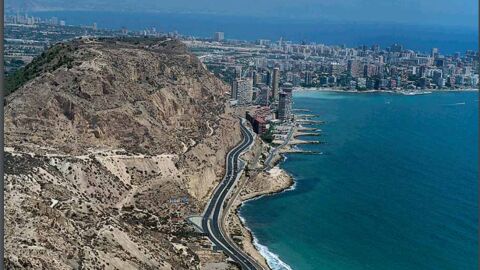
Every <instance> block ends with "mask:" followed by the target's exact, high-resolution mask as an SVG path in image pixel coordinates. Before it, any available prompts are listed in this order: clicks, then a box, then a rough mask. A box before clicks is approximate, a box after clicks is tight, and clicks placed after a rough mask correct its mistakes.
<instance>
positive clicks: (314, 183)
mask: <svg viewBox="0 0 480 270" xmlns="http://www.w3.org/2000/svg"><path fill="white" fill-rule="evenodd" d="M294 107H295V108H302V109H308V110H310V111H311V113H312V114H316V115H319V120H324V121H326V122H325V124H322V125H318V126H317V127H318V128H320V129H321V130H322V140H323V141H326V142H327V143H326V144H322V145H306V146H301V147H300V148H302V149H305V150H313V151H319V152H322V153H323V154H322V155H299V154H288V155H287V158H286V161H284V162H283V163H281V165H280V166H281V167H282V168H284V169H285V170H287V171H288V172H289V173H290V174H292V176H293V177H294V179H295V182H296V183H295V186H294V188H293V190H289V191H286V192H283V193H280V194H276V195H273V196H266V197H262V198H259V199H256V200H253V201H249V202H247V203H245V204H244V206H243V207H242V208H241V211H240V213H241V215H242V216H243V218H244V219H245V221H246V224H247V226H248V227H249V228H250V229H251V230H252V232H253V234H254V235H255V237H256V238H257V240H258V242H259V244H260V245H262V246H263V247H262V248H261V250H262V252H263V254H264V255H266V256H268V257H269V263H270V265H271V266H272V267H273V268H274V269H288V267H287V266H286V265H289V267H290V268H291V269H298V270H307V269H326V270H329V269H452V270H453V269H477V266H478V260H477V250H478V240H477V239H478V237H477V224H478V204H477V197H478V192H477V178H478V167H477V164H478V141H477V140H478V129H477V124H478V93H477V92H436V93H432V94H428V95H415V96H405V95H399V94H389V93H368V94H367V93H366V94H358V93H336V92H318V91H317V92H316V91H300V92H294ZM304 139H309V138H308V137H304ZM311 139H312V140H313V139H314V138H311ZM317 139H318V138H317ZM265 247H267V248H268V249H269V251H270V252H271V253H268V252H267V251H266V248H265ZM275 254H276V255H275ZM275 256H278V257H279V259H280V260H282V261H283V263H281V262H279V261H276V262H275V258H274V257H275Z"/></svg>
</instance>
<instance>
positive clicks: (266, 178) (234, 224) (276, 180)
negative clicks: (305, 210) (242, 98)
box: [225, 139, 296, 269]
mask: <svg viewBox="0 0 480 270" xmlns="http://www.w3.org/2000/svg"><path fill="white" fill-rule="evenodd" d="M295 142H296V141H295V140H291V141H289V142H288V143H287V144H285V145H283V146H281V147H280V148H279V149H278V151H276V152H274V153H273V157H272V159H271V164H272V166H271V167H270V169H269V170H265V164H262V162H259V160H260V157H262V156H267V155H268V154H269V153H270V151H271V150H272V149H271V147H270V146H268V145H267V144H266V143H265V142H263V141H261V140H260V139H257V141H256V142H255V145H254V147H253V148H252V150H251V151H250V152H248V153H246V154H245V156H244V157H243V158H244V160H246V161H247V164H248V166H249V167H250V168H251V169H252V170H253V169H255V173H251V174H250V173H244V174H243V175H242V177H241V178H240V180H239V184H238V188H237V190H236V192H235V193H234V195H233V196H234V197H233V200H232V202H231V205H230V207H229V210H228V212H227V214H226V219H225V229H226V231H227V232H228V233H229V234H230V237H231V239H233V240H234V241H235V242H236V243H237V245H238V246H239V247H240V248H242V249H243V250H244V251H245V252H246V253H248V254H249V255H250V256H251V257H252V258H254V259H255V260H256V261H257V262H258V263H259V264H260V265H261V266H262V267H264V268H265V269H274V268H272V265H281V266H282V267H283V268H286V269H291V268H290V267H289V266H288V265H287V264H285V263H284V262H283V261H281V260H280V258H279V257H278V255H276V254H274V253H272V252H271V251H270V250H269V249H268V247H266V246H263V245H261V244H260V243H259V242H258V239H257V238H256V237H255V235H254V234H253V232H252V231H251V230H250V228H248V226H247V224H246V221H245V219H244V218H243V217H242V216H241V214H240V212H241V207H242V206H243V205H244V204H245V203H248V202H249V201H253V200H257V199H260V198H262V197H264V196H273V195H277V194H280V193H283V192H287V191H290V190H293V189H295V185H296V182H295V180H294V178H293V176H292V175H290V174H289V173H288V172H287V171H285V170H284V169H282V168H280V166H279V164H280V163H281V162H283V161H284V160H285V159H286V157H285V154H287V153H291V152H292V149H291V147H292V146H293V145H294V144H295Z"/></svg>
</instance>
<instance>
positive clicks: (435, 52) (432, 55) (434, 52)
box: [430, 48, 438, 58]
mask: <svg viewBox="0 0 480 270" xmlns="http://www.w3.org/2000/svg"><path fill="white" fill-rule="evenodd" d="M430 56H431V57H433V58H437V56H438V48H432V52H431V54H430Z"/></svg>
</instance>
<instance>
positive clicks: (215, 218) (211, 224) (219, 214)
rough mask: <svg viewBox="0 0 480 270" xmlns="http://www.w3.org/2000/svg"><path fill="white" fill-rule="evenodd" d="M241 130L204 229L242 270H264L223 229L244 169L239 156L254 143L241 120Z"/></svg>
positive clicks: (204, 218)
mask: <svg viewBox="0 0 480 270" xmlns="http://www.w3.org/2000/svg"><path fill="white" fill-rule="evenodd" d="M240 128H241V132H242V136H243V139H242V142H240V144H238V145H237V146H235V147H234V148H233V149H232V150H230V152H228V154H227V158H226V165H225V176H224V178H223V180H222V182H221V183H220V184H219V185H218V186H217V188H216V189H215V191H214V193H213V196H212V198H211V199H210V201H209V202H208V205H207V207H206V209H205V212H204V215H203V217H202V228H203V231H204V232H205V233H206V234H207V235H208V238H209V239H210V240H211V241H212V242H213V243H214V244H215V245H216V246H217V247H218V248H220V249H221V250H223V252H225V254H227V255H228V256H229V257H230V258H231V259H232V260H234V261H235V262H237V263H238V264H239V265H240V266H241V267H242V269H248V270H250V269H263V268H262V267H261V266H260V265H259V264H258V263H257V262H256V261H255V260H254V259H252V258H251V257H250V256H249V255H248V254H246V253H245V252H244V251H243V250H241V249H240V248H239V247H238V246H237V245H236V244H235V243H233V241H232V240H230V238H229V237H228V236H227V235H226V233H225V232H224V230H223V227H222V220H223V212H224V207H225V205H226V203H225V201H226V200H227V197H228V194H229V193H230V192H231V191H232V190H233V188H234V186H235V182H236V181H237V179H238V178H239V175H240V174H241V172H242V168H240V167H239V156H240V155H241V154H242V153H243V152H244V151H245V150H246V149H247V148H248V147H250V145H252V144H253V142H254V140H253V135H252V133H251V132H250V131H249V130H247V128H246V127H245V126H244V120H243V119H242V120H241V123H240Z"/></svg>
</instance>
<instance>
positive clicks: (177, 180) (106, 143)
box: [5, 39, 240, 269]
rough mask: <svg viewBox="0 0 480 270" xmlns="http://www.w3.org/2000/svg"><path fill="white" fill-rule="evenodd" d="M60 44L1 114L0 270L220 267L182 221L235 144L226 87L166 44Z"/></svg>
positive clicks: (200, 201)
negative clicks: (1, 196)
mask: <svg viewBox="0 0 480 270" xmlns="http://www.w3.org/2000/svg"><path fill="white" fill-rule="evenodd" d="M56 46H57V47H55V48H53V50H54V53H50V54H46V55H48V58H49V59H44V60H42V61H37V62H36V63H41V66H38V67H30V68H31V70H36V72H37V73H38V74H37V73H36V74H35V78H34V79H32V80H30V81H28V82H27V83H26V84H24V85H23V86H21V87H20V88H19V89H17V90H16V91H15V92H14V93H13V94H11V95H10V96H8V98H7V105H6V106H5V139H6V156H5V161H6V180H5V181H6V182H5V186H6V189H5V191H6V193H5V202H6V205H5V209H6V210H5V220H6V221H5V233H6V239H5V245H6V259H5V262H6V265H7V266H8V268H9V269H197V268H198V267H200V266H201V265H204V264H205V263H208V262H221V261H224V260H225V257H224V256H223V255H221V254H214V253H212V252H211V251H210V249H209V242H208V240H207V239H206V238H205V237H203V236H201V235H199V234H198V233H195V232H194V230H193V228H192V226H190V225H189V224H188V223H187V221H186V220H185V218H186V217H187V216H189V215H192V214H197V213H201V212H202V211H203V206H204V205H205V202H206V200H207V199H208V197H209V196H210V194H211V192H212V190H213V189H214V187H215V185H216V184H218V182H219V180H220V179H221V176H222V175H223V173H224V168H223V166H224V163H225V156H226V153H227V152H228V150H229V149H230V148H231V147H233V146H234V145H235V144H236V143H238V141H239V140H240V131H239V126H238V120H237V119H236V117H234V115H233V114H232V113H230V109H229V108H228V107H226V98H225V96H224V93H225V92H226V90H227V86H225V85H224V84H223V83H222V82H221V81H219V80H218V79H217V78H215V77H213V76H212V75H211V74H210V73H209V72H208V71H207V70H205V69H204V67H203V66H202V65H201V63H200V62H199V61H198V59H196V58H195V56H193V55H191V54H190V53H188V52H187V51H186V49H185V47H184V46H183V45H182V44H180V43H179V42H177V41H173V40H151V39H147V40H138V39H137V40H109V39H105V40H85V39H84V40H76V41H72V42H69V43H66V44H62V45H56ZM50 50H52V49H50Z"/></svg>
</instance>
